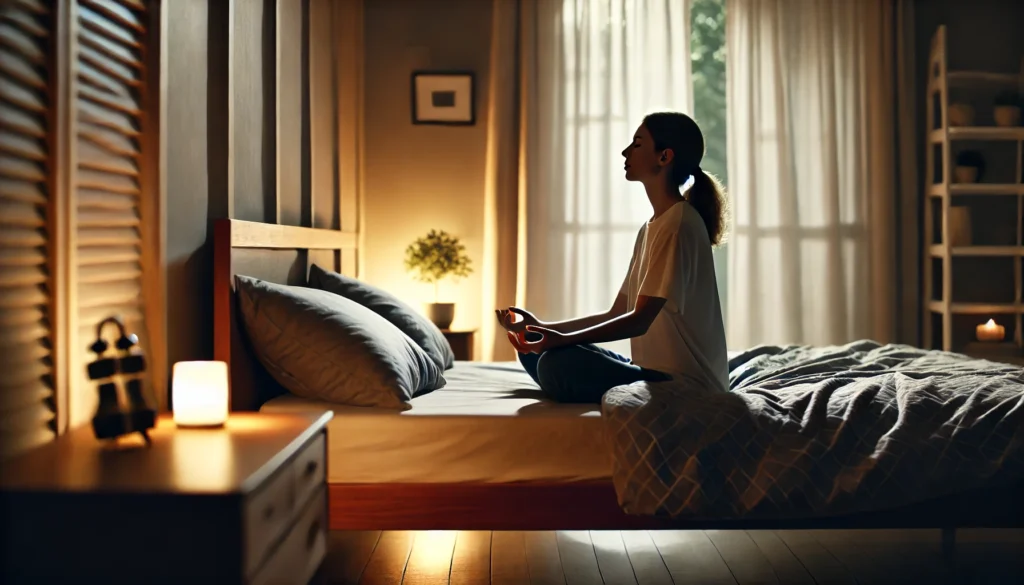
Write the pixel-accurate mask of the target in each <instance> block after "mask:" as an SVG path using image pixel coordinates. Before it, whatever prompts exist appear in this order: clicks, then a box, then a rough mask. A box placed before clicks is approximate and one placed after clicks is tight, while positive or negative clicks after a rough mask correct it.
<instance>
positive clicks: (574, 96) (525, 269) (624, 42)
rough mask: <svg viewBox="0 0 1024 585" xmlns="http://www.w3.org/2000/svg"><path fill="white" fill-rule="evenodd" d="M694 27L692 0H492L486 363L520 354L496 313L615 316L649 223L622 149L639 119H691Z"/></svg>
mask: <svg viewBox="0 0 1024 585" xmlns="http://www.w3.org/2000/svg"><path fill="white" fill-rule="evenodd" d="M689 19H690V2H689V0H494V19H493V25H492V28H493V32H492V39H493V41H492V49H491V83H490V92H489V103H488V113H489V118H488V124H489V125H488V150H487V171H486V177H487V189H486V205H485V209H486V218H485V220H486V226H485V242H484V249H485V258H484V265H483V278H484V287H485V300H484V303H483V306H484V313H485V314H484V315H483V323H484V327H483V336H482V338H483V340H482V344H481V345H482V347H481V350H482V356H483V359H485V360H488V359H494V360H501V359H512V358H513V357H514V352H513V351H512V349H511V347H510V346H509V345H508V342H507V340H506V339H505V338H504V336H503V335H502V334H501V331H499V330H498V328H497V327H496V324H495V319H494V315H493V313H492V312H491V311H492V310H493V308H494V307H496V306H498V307H501V306H508V305H510V304H518V305H521V306H526V307H527V308H529V309H530V310H531V311H533V312H534V313H535V314H536V315H537V316H538V317H540V318H541V319H550V320H559V319H567V318H572V317H578V316H582V315H586V314H593V313H598V312H603V311H605V310H607V309H608V308H609V307H610V306H611V303H612V301H614V297H615V294H616V293H617V292H618V290H619V286H620V284H621V283H622V279H623V277H624V275H625V271H626V268H627V266H628V263H629V258H630V255H631V253H632V250H633V242H634V240H635V238H636V233H637V230H638V229H639V227H640V225H642V223H643V222H644V221H646V220H647V219H648V217H649V215H650V204H649V203H648V201H647V198H646V195H645V194H644V192H643V189H642V187H640V186H639V185H636V184H629V183H627V182H626V181H625V179H624V178H623V172H622V157H621V155H620V152H621V151H622V150H623V149H624V148H625V147H626V145H627V144H628V143H629V142H630V141H631V140H632V136H633V131H634V130H635V129H636V126H638V125H639V124H640V122H641V120H642V119H643V116H644V115H645V114H647V113H649V112H652V111H657V110H663V109H670V110H677V111H683V112H690V111H691V110H692V107H691V104H692V101H693V98H692V88H691V85H690V52H689V28H690V27H689V23H690V20H689ZM527 225H528V226H529V230H528V231H527V230H526V226H527ZM607 345H608V347H611V348H612V349H615V350H617V351H620V352H622V353H624V354H628V353H629V346H628V343H624V342H619V343H614V344H607Z"/></svg>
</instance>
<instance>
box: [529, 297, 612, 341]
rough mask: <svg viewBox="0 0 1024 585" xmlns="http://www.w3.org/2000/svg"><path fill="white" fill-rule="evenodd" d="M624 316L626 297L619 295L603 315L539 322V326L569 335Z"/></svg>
mask: <svg viewBox="0 0 1024 585" xmlns="http://www.w3.org/2000/svg"><path fill="white" fill-rule="evenodd" d="M625 314H626V295H624V294H622V293H619V294H618V295H617V296H616V297H615V302H614V303H613V304H612V308H610V309H608V310H607V311H605V312H604V313H598V314H596V315H588V316H586V317H579V318H576V319H567V320H565V321H556V322H553V323H544V322H541V323H540V326H541V327H544V328H547V329H551V330H553V331H557V332H559V333H563V334H569V333H574V332H577V331H583V330H585V329H590V328H592V327H595V326H597V325H600V324H602V323H607V322H608V321H611V320H614V319H615V318H617V317H621V316H623V315H625Z"/></svg>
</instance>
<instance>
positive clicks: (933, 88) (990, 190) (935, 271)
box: [921, 25, 1024, 355]
mask: <svg viewBox="0 0 1024 585" xmlns="http://www.w3.org/2000/svg"><path fill="white" fill-rule="evenodd" d="M947 50H948V47H947V43H946V27H945V26H941V25H940V26H939V27H938V28H937V29H936V31H935V34H934V35H933V36H932V42H931V49H930V50H929V52H928V58H927V65H926V70H927V77H928V91H927V96H926V101H925V103H924V104H923V105H924V110H925V119H926V120H928V121H929V124H930V123H931V122H932V121H933V120H937V119H939V118H940V117H942V118H945V115H946V113H947V108H948V107H949V104H950V101H951V95H950V94H951V91H956V92H960V91H966V90H971V92H972V93H973V94H977V95H978V97H980V96H981V95H985V96H987V97H986V99H991V98H994V97H995V96H996V95H998V94H999V93H1001V92H1002V91H1004V90H1006V89H1017V90H1018V91H1021V92H1024V55H1022V56H1021V66H1020V71H1019V72H1017V73H1000V72H994V71H950V70H949V69H948V65H949V59H948V55H947ZM923 131H924V138H925V142H926V144H925V152H924V153H923V154H924V161H925V174H924V176H925V177H928V181H927V182H926V183H925V193H926V199H932V198H935V199H938V200H939V201H940V202H941V203H942V204H941V205H938V206H936V205H933V204H932V203H931V201H928V202H926V205H925V206H924V217H923V219H924V225H923V226H922V228H923V229H922V231H923V234H922V235H923V236H924V244H925V245H924V250H922V262H923V265H922V267H921V268H922V272H923V274H922V276H923V282H922V285H921V287H922V291H921V292H922V301H923V303H922V304H923V305H924V307H923V311H922V317H923V321H922V322H921V333H922V342H923V345H924V347H927V348H931V347H939V348H941V349H945V350H947V351H948V350H951V349H952V348H953V347H955V346H958V345H960V343H958V340H957V339H956V337H957V336H959V335H961V334H962V332H961V331H959V326H957V327H954V317H955V316H957V315H977V316H979V318H982V319H984V318H988V317H986V315H988V316H990V315H1004V316H1008V317H1004V318H1008V319H1009V320H1010V321H1012V323H1008V324H1007V332H1008V333H1009V334H1010V336H1011V337H1012V340H1009V341H1011V343H1012V344H1013V345H1015V346H1017V347H1018V348H1021V349H1022V350H1024V262H1021V260H1020V259H1021V258H1024V229H1022V227H1021V226H1022V225H1024V162H1022V160H1024V126H1015V127H1003V126H995V125H991V126H951V127H950V126H942V127H939V128H932V127H931V126H927V127H925V128H924V129H923ZM954 141H974V142H989V141H992V142H994V141H1002V142H1003V144H1004V145H1006V144H1007V143H1009V144H1008V146H1009V147H1010V150H1015V151H1016V160H1017V162H1016V164H1015V165H1014V166H1015V167H1016V169H1015V170H1014V171H1013V172H1014V174H1013V175H1012V177H1013V178H1012V179H1011V180H1012V181H1014V183H1010V184H991V183H989V184H985V183H980V184H979V183H949V182H947V181H948V180H949V179H950V178H952V175H953V173H952V172H950V171H949V168H950V167H951V166H954V165H955V161H954V159H953V157H954V155H955V152H956V149H957V148H958V147H959V146H960V145H957V146H956V147H955V146H953V144H952V143H953V142H954ZM940 145H941V148H935V146H940ZM1000 150H1007V149H1006V148H1005V146H1003V145H1000ZM943 170H944V171H945V177H943V178H944V179H946V180H944V181H942V182H940V183H938V184H935V183H932V178H933V177H935V176H936V173H937V172H939V171H943ZM1000 172H1001V171H1000ZM1007 178H1009V177H1007ZM1017 181H1020V183H1018V182H1017ZM964 195H966V196H969V197H977V196H985V195H989V196H993V195H994V196H1008V197H1014V198H1015V201H1014V203H1015V204H1016V205H1015V207H1016V212H1015V213H1013V212H1009V213H1007V214H1006V216H1005V217H1000V218H999V221H1000V223H1001V222H1002V221H1006V222H1007V223H1008V225H1007V228H1009V227H1011V226H1013V227H1014V231H1015V232H1016V238H1015V239H1014V240H1013V241H1014V243H1015V244H1016V245H1011V246H950V245H949V242H951V236H952V234H951V233H950V231H951V228H952V227H953V226H952V225H951V223H952V222H950V221H945V220H946V219H947V218H944V217H943V214H945V213H948V212H950V209H951V207H950V204H951V200H950V199H951V197H952V196H964ZM932 200H934V199H932ZM1004 201H1005V200H1004ZM1007 211H1009V210H1007ZM1010 222H1013V223H1010ZM937 226H941V227H938V228H937ZM934 241H940V242H943V243H942V244H932V242H934ZM954 257H957V258H968V259H969V260H968V261H967V262H964V261H962V260H961V261H958V262H953V261H952V259H953V258H954ZM972 258H1006V259H1007V260H1008V261H1005V262H1001V263H1000V264H1005V265H1006V272H1007V273H1009V274H1000V275H999V276H1011V275H1012V278H1013V283H1014V284H1013V291H1014V292H1013V297H1012V298H1013V299H1014V300H1013V301H1011V302H1007V303H957V302H953V297H954V292H953V291H954V290H959V288H960V286H959V285H975V284H981V283H971V282H967V283H965V282H963V280H964V278H965V277H966V275H964V274H958V273H957V272H960V271H961V269H964V268H967V267H968V266H970V265H972V264H977V261H972V260H970V259H972ZM936 260H939V262H936ZM936 264H941V265H942V266H941V268H938V267H937V266H936ZM973 278H977V279H981V280H984V276H983V275H979V276H975V277H973ZM954 285H957V286H954ZM975 288H976V287H975ZM984 288H985V287H981V289H984ZM979 292H981V291H980V290H979ZM935 297H941V299H942V300H939V301H935V300H933V299H934V298H935ZM936 316H940V317H941V324H940V323H936V320H935V317H936ZM935 333H938V335H935ZM1022 355H1024V354H1022Z"/></svg>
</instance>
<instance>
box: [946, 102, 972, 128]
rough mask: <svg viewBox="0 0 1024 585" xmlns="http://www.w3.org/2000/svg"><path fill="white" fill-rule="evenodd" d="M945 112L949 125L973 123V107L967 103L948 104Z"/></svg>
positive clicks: (968, 124) (970, 124) (969, 124)
mask: <svg viewBox="0 0 1024 585" xmlns="http://www.w3.org/2000/svg"><path fill="white" fill-rule="evenodd" d="M946 114H947V116H949V125H950V126H973V125H974V108H973V107H972V106H969V105H967V104H949V108H948V109H947V111H946Z"/></svg>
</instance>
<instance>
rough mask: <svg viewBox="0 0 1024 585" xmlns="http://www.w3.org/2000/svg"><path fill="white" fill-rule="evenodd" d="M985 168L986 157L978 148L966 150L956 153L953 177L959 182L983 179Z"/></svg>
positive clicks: (973, 181)
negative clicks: (982, 174)
mask: <svg viewBox="0 0 1024 585" xmlns="http://www.w3.org/2000/svg"><path fill="white" fill-rule="evenodd" d="M984 170H985V159H983V158H981V153H979V152H978V151H976V150H965V151H963V152H961V153H959V154H957V155H956V166H955V167H953V178H954V180H955V181H956V182H957V183H975V182H977V181H979V180H981V173H982V172H983V171H984Z"/></svg>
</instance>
